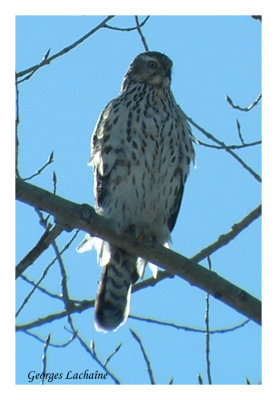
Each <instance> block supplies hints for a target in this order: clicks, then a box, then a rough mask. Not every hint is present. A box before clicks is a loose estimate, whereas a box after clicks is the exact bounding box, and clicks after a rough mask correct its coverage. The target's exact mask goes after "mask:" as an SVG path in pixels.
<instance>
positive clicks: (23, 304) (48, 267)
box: [16, 231, 78, 316]
mask: <svg viewBox="0 0 277 400" xmlns="http://www.w3.org/2000/svg"><path fill="white" fill-rule="evenodd" d="M77 234H78V231H77V232H75V234H74V235H73V237H72V238H71V239H70V241H69V242H68V243H67V244H66V245H65V246H64V248H63V249H62V251H61V252H60V254H62V253H63V252H64V251H66V250H67V249H68V248H69V246H70V245H71V243H72V242H73V240H74V239H75V237H76V236H77ZM56 261H57V256H56V257H55V258H54V259H53V260H52V261H51V262H50V264H48V266H47V267H46V268H45V270H44V271H43V274H42V276H41V277H40V279H39V280H38V281H37V283H36V284H35V285H34V287H33V289H32V290H31V291H30V293H29V294H28V295H27V296H26V297H25V299H24V300H23V302H22V304H21V306H20V307H19V309H18V311H17V312H16V316H18V315H19V313H20V312H21V311H22V309H23V308H24V307H25V305H26V304H27V303H28V301H29V299H30V298H31V296H32V295H33V294H34V292H35V290H36V289H37V288H38V287H39V286H40V283H41V282H42V281H43V280H44V278H45V277H46V275H47V274H48V271H49V270H50V268H51V267H52V265H53V264H54V263H55V262H56Z"/></svg>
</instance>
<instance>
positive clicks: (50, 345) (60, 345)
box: [24, 330, 75, 348]
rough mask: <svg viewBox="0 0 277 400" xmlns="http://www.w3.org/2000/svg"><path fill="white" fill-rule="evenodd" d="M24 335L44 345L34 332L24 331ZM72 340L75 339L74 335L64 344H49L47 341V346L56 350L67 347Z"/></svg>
mask: <svg viewBox="0 0 277 400" xmlns="http://www.w3.org/2000/svg"><path fill="white" fill-rule="evenodd" d="M24 333H26V334H27V335H29V336H31V337H32V338H34V339H36V340H38V341H39V342H41V343H45V340H44V339H42V338H41V337H40V336H39V335H37V334H36V333H34V332H30V331H28V330H26V331H24ZM74 339H75V336H74V334H73V335H72V336H71V338H70V339H69V340H67V341H66V342H64V343H51V342H50V341H49V344H48V346H49V347H56V348H63V347H66V346H68V345H69V344H70V343H71V342H72V341H73V340H74Z"/></svg>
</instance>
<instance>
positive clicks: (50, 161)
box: [23, 151, 54, 181]
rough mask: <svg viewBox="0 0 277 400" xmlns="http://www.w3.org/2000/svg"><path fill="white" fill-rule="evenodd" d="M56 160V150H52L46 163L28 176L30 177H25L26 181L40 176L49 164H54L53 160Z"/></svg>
mask: <svg viewBox="0 0 277 400" xmlns="http://www.w3.org/2000/svg"><path fill="white" fill-rule="evenodd" d="M53 161H54V151H52V152H51V154H50V156H49V157H48V159H47V161H46V163H45V164H43V166H42V167H40V168H39V169H38V170H37V171H36V172H35V173H34V174H32V175H30V176H28V178H23V180H24V181H29V180H31V179H33V178H34V177H35V176H38V175H40V174H41V173H42V171H43V170H44V169H45V168H46V167H48V165H50V164H52V162H53Z"/></svg>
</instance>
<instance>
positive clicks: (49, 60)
mask: <svg viewBox="0 0 277 400" xmlns="http://www.w3.org/2000/svg"><path fill="white" fill-rule="evenodd" d="M112 18H114V15H109V16H108V17H106V18H105V19H104V20H103V21H102V22H101V23H100V24H99V25H97V26H96V27H95V28H93V29H92V30H91V31H89V32H88V33H86V34H85V35H84V36H82V37H81V38H80V39H78V40H76V42H74V43H72V44H71V45H69V46H67V47H65V48H64V49H62V50H61V51H59V52H58V53H56V54H54V55H53V56H51V57H47V58H46V59H44V60H43V61H42V62H40V63H39V64H37V65H34V66H33V67H30V68H27V69H25V70H24V71H20V72H18V73H17V74H16V77H17V78H20V77H21V76H24V75H26V74H29V73H30V72H31V73H32V72H33V71H34V72H36V71H37V70H38V69H40V68H41V67H44V66H45V65H49V64H50V63H51V62H52V61H53V60H55V59H56V58H58V57H61V56H62V55H64V54H66V53H68V52H69V51H71V50H72V49H74V48H75V47H77V46H78V45H79V44H81V43H82V42H83V41H84V40H86V39H87V38H89V37H90V36H91V35H93V34H94V33H95V32H97V31H98V30H99V29H101V28H107V26H106V23H107V22H108V21H110V20H111V19H112ZM22 81H23V80H21V81H18V83H20V82H22Z"/></svg>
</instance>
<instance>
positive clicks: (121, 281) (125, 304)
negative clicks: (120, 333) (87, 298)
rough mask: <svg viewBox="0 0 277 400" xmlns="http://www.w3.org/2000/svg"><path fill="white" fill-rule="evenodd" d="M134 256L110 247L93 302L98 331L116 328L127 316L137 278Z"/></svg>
mask: <svg viewBox="0 0 277 400" xmlns="http://www.w3.org/2000/svg"><path fill="white" fill-rule="evenodd" d="M137 278H138V274H137V269H136V257H134V256H132V255H130V254H128V253H126V252H125V251H123V250H120V249H116V248H112V249H111V257H110V261H109V263H108V264H107V265H106V266H105V267H104V268H103V272H102V276H101V280H100V284H99V289H98V294H97V298H96V303H95V327H96V329H97V330H98V331H102V332H107V331H112V330H116V329H117V328H119V326H121V325H122V324H124V322H125V321H126V319H127V318H128V314H129V309H130V297H131V288H132V284H133V283H134V282H135V281H136V280H137Z"/></svg>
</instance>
